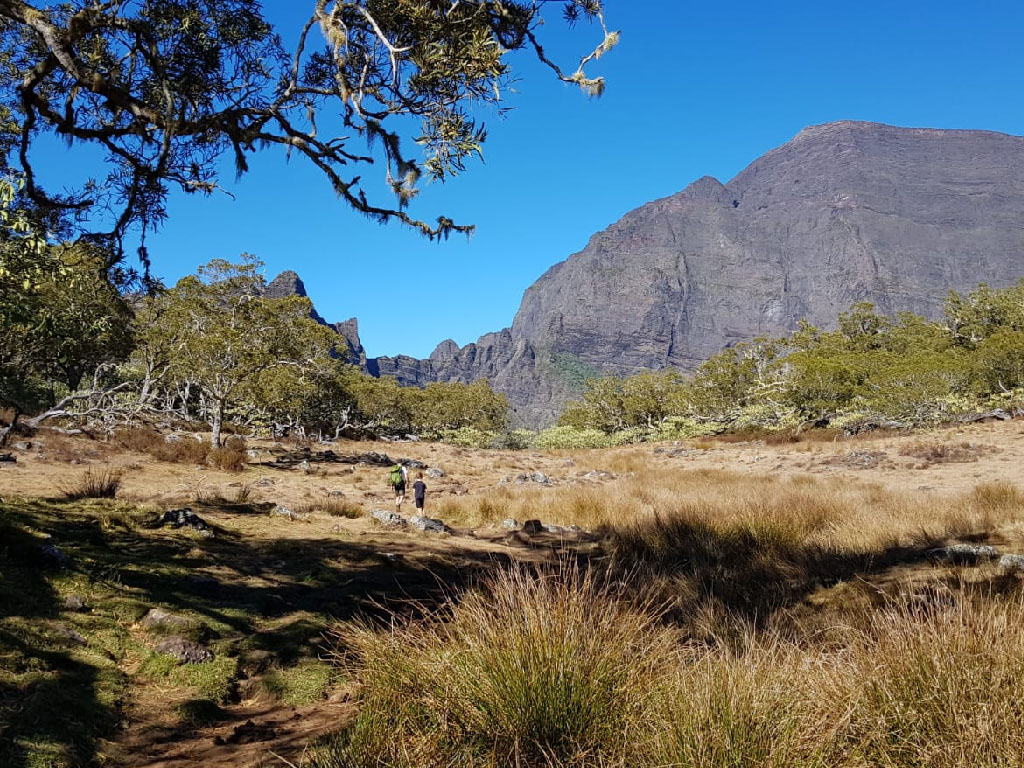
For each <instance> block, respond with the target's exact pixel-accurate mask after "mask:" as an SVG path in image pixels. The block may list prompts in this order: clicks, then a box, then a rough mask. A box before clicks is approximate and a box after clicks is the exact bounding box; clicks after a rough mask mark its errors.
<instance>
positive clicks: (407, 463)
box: [397, 459, 427, 469]
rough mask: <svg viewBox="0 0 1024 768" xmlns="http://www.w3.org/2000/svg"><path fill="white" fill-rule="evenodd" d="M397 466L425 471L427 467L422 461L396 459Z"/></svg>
mask: <svg viewBox="0 0 1024 768" xmlns="http://www.w3.org/2000/svg"><path fill="white" fill-rule="evenodd" d="M397 461H398V463H399V464H401V465H403V466H404V467H406V468H407V469H426V468H427V465H426V464H424V463H423V462H422V461H418V460H416V459H398V460H397Z"/></svg>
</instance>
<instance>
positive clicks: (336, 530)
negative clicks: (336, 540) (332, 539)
mask: <svg viewBox="0 0 1024 768" xmlns="http://www.w3.org/2000/svg"><path fill="white" fill-rule="evenodd" d="M331 533H341V526H340V525H332V526H331Z"/></svg>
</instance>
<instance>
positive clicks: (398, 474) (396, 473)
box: [391, 464, 405, 488]
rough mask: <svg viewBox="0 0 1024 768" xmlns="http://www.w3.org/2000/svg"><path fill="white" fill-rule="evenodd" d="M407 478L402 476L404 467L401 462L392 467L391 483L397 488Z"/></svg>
mask: <svg viewBox="0 0 1024 768" xmlns="http://www.w3.org/2000/svg"><path fill="white" fill-rule="evenodd" d="M404 482H405V480H404V479H403V478H402V467H401V465H399V464H395V466H393V467H392V468H391V485H392V486H393V487H395V488H397V487H398V486H400V485H401V484H402V483H404Z"/></svg>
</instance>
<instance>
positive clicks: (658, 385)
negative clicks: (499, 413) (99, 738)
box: [559, 280, 1024, 445]
mask: <svg viewBox="0 0 1024 768" xmlns="http://www.w3.org/2000/svg"><path fill="white" fill-rule="evenodd" d="M836 326H837V327H836V329H835V330H831V331H824V330H821V329H819V328H816V327H814V326H812V325H810V324H809V323H806V322H805V323H802V324H801V325H800V327H799V328H798V329H797V330H796V331H794V332H793V333H791V334H790V335H789V336H786V337H784V338H777V339H771V338H758V339H754V340H753V341H751V342H748V343H743V344H737V345H736V346H733V347H729V348H728V349H725V350H723V351H722V352H720V353H719V354H717V355H715V356H713V357H711V358H710V359H708V360H707V361H706V362H704V364H702V365H701V366H700V367H699V368H698V369H697V370H696V371H695V372H694V374H693V375H692V376H684V375H682V374H681V373H679V372H677V371H674V370H665V371H658V372H646V373H640V374H637V375H635V376H629V377H625V378H618V377H611V376H609V377H604V378H598V379H592V380H590V381H588V382H587V383H586V391H585V393H584V394H583V397H582V398H581V399H580V400H578V401H576V402H573V403H570V404H569V405H568V406H567V407H566V409H565V411H564V412H563V414H562V417H561V419H560V422H559V424H560V426H561V428H562V429H563V430H565V435H566V439H567V441H568V440H571V441H572V442H574V443H575V444H592V445H605V444H609V443H622V442H631V441H636V440H642V439H672V438H683V437H694V436H697V435H703V434H713V433H718V432H724V431H728V430H736V431H741V430H754V431H783V430H798V429H802V428H807V427H811V426H819V427H824V426H831V427H840V428H844V429H852V430H857V429H860V428H865V427H870V426H874V425H879V424H900V425H906V426H920V425H927V424H936V423H941V422H948V421H953V420H956V419H959V418H963V417H969V416H972V415H975V414H979V413H984V412H988V411H992V410H995V409H1002V410H1004V411H1007V412H1012V411H1014V410H1019V409H1021V408H1024V280H1022V281H1020V282H1018V283H1017V284H1016V285H1014V286H1012V287H1010V288H1006V289H1003V290H997V289H993V288H990V287H989V286H987V285H981V286H980V287H978V288H977V290H975V291H973V292H971V293H969V294H967V295H966V296H961V295H959V294H957V293H951V294H950V295H949V297H948V298H947V300H946V302H945V308H944V316H943V318H942V319H941V320H938V321H931V320H927V319H925V318H923V317H920V316H918V315H914V314H912V313H901V314H900V315H898V316H897V317H896V318H895V319H891V318H888V317H886V316H884V315H881V314H878V313H877V312H876V311H875V308H874V306H873V305H871V304H868V303H860V304H855V305H854V306H853V307H852V308H851V309H850V310H849V311H847V312H843V313H842V314H840V315H839V318H838V322H837V324H836Z"/></svg>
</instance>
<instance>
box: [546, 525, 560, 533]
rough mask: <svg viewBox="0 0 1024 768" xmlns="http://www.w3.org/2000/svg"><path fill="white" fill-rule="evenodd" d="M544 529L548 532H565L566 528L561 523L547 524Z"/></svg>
mask: <svg viewBox="0 0 1024 768" xmlns="http://www.w3.org/2000/svg"><path fill="white" fill-rule="evenodd" d="M544 530H545V531H547V532H548V533H565V528H563V527H562V526H560V525H545V526H544Z"/></svg>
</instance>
